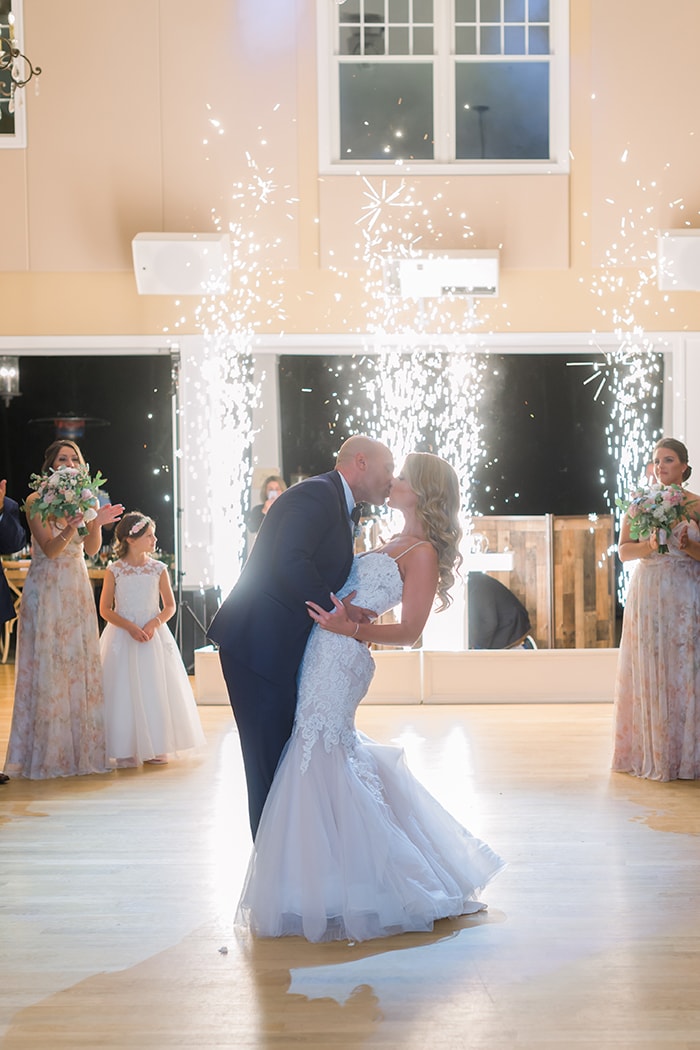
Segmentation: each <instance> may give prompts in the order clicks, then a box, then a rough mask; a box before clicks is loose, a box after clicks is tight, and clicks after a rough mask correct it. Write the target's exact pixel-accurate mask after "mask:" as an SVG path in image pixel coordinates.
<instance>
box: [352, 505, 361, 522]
mask: <svg viewBox="0 0 700 1050" xmlns="http://www.w3.org/2000/svg"><path fill="white" fill-rule="evenodd" d="M361 517H362V504H361V503H356V504H355V506H354V507H353V508H352V510H351V511H350V521H351V522H352V523H353V525H357V523H358V522H359V520H360V518H361Z"/></svg>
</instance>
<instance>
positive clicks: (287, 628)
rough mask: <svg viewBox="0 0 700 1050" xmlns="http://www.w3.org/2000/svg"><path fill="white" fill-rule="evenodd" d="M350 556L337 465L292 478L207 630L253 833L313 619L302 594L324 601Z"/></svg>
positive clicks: (288, 723)
mask: <svg viewBox="0 0 700 1050" xmlns="http://www.w3.org/2000/svg"><path fill="white" fill-rule="evenodd" d="M352 554H353V542H352V526H351V523H350V518H349V515H348V506H347V500H346V496H345V490H344V488H343V482H342V480H341V477H340V475H339V473H338V472H337V471H334V470H333V471H330V472H329V473H328V474H320V475H318V477H314V478H308V479H307V480H306V481H302V482H300V483H299V484H298V485H293V486H292V487H291V488H289V489H287V490H286V491H285V492H283V493H282V495H281V496H279V498H278V499H276V500H275V501H274V503H273V504H272V505H271V506H270V509H269V510H268V512H267V514H266V515H265V517H264V520H263V523H262V526H261V528H260V531H259V532H258V535H257V538H256V540H255V543H254V545H253V549H252V551H251V553H250V556H249V558H248V560H247V562H246V563H245V565H244V567H243V571H242V572H241V575H240V578H239V580H238V582H237V583H236V585H235V587H234V588H233V590H232V591H231V593H230V594H229V596H228V598H227V599H226V600H225V602H224V603H223V605H222V606H221V608H220V609H219V611H218V612H217V614H216V616H215V617H214V620H213V621H212V624H211V627H210V628H209V631H208V634H209V637H210V638H211V639H212V641H214V642H216V643H217V644H218V646H219V650H220V657H221V666H222V670H223V673H224V678H225V679H226V686H227V689H228V693H229V698H230V700H231V706H232V708H233V713H234V716H235V718H236V724H237V725H238V730H239V733H240V738H241V749H242V752H243V761H244V764H245V771H246V781H247V784H248V809H249V814H250V824H251V829H252V832H253V837H255V833H256V831H257V827H258V822H259V820H260V815H261V813H262V809H263V806H264V804H265V799H266V798H267V793H268V791H269V789H270V785H271V783H272V779H273V777H274V775H275V770H276V768H277V764H278V762H279V758H280V755H281V753H282V750H283V749H284V745H285V744H286V742H287V740H288V739H289V736H290V734H291V731H292V726H293V723H294V712H295V709H296V696H297V685H296V682H297V672H298V670H299V664H300V663H301V658H302V656H303V653H304V647H305V646H306V640H307V638H308V636H309V632H310V630H311V628H312V626H313V622H312V620H311V618H310V616H309V614H308V611H307V608H306V605H305V602H306V601H309V600H310V601H313V602H317V603H318V604H319V605H321V606H323V607H324V608H325V609H330V608H331V600H330V592H331V591H333V592H335V591H337V590H338V589H339V588H340V587H341V586H342V585H343V583H344V582H345V580H346V579H347V576H348V574H349V572H350V567H351V565H352Z"/></svg>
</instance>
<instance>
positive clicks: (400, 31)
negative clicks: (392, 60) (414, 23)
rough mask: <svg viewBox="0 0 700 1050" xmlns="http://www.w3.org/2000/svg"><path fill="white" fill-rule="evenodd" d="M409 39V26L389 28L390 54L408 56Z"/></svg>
mask: <svg viewBox="0 0 700 1050" xmlns="http://www.w3.org/2000/svg"><path fill="white" fill-rule="evenodd" d="M408 45H409V39H408V26H399V27H397V26H390V28H389V54H390V55H408V54H410V52H409V50H408Z"/></svg>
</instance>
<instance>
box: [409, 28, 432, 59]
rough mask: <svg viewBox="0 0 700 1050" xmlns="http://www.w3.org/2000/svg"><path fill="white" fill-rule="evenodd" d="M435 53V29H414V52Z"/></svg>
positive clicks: (416, 53) (420, 53) (417, 53)
mask: <svg viewBox="0 0 700 1050" xmlns="http://www.w3.org/2000/svg"><path fill="white" fill-rule="evenodd" d="M432 53H433V31H432V29H414V30H413V54H414V55H432Z"/></svg>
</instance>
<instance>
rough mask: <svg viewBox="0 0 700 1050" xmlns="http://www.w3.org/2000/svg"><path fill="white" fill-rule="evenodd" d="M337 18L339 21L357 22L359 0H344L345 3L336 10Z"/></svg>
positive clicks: (358, 18) (358, 17) (358, 19)
mask: <svg viewBox="0 0 700 1050" xmlns="http://www.w3.org/2000/svg"><path fill="white" fill-rule="evenodd" d="M338 18H339V20H340V22H359V21H360V0H345V3H344V4H343V6H342V7H341V8H340V10H339V11H338Z"/></svg>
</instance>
